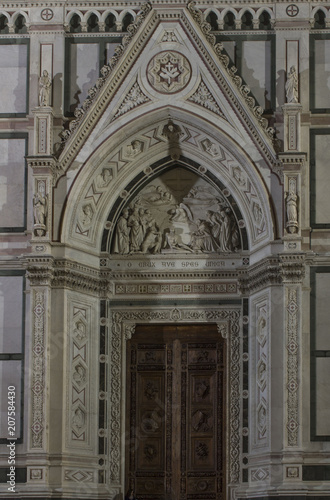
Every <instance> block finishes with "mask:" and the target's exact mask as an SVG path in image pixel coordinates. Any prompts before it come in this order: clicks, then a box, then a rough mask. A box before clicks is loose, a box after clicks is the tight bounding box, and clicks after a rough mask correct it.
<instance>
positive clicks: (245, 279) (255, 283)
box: [238, 257, 282, 294]
mask: <svg viewBox="0 0 330 500" xmlns="http://www.w3.org/2000/svg"><path fill="white" fill-rule="evenodd" d="M238 272H239V275H240V277H239V288H240V291H241V293H242V294H248V293H251V292H255V291H258V290H261V289H263V288H266V287H267V286H270V285H280V284H281V283H282V277H281V272H280V264H279V259H278V258H277V257H270V258H268V259H264V260H263V261H261V262H260V263H258V264H256V265H253V266H251V267H250V268H248V269H242V270H239V271H238Z"/></svg>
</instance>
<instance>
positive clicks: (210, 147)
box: [202, 139, 219, 156]
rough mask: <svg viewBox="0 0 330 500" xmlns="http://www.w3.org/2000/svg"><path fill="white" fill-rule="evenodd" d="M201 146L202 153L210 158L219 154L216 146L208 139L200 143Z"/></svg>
mask: <svg viewBox="0 0 330 500" xmlns="http://www.w3.org/2000/svg"><path fill="white" fill-rule="evenodd" d="M202 146H203V149H204V151H206V152H207V153H208V154H210V155H211V156H217V154H219V150H218V147H217V145H216V144H214V142H211V141H210V139H204V141H202Z"/></svg>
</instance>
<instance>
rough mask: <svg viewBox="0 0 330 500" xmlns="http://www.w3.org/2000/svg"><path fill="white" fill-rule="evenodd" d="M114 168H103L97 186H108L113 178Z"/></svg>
mask: <svg viewBox="0 0 330 500" xmlns="http://www.w3.org/2000/svg"><path fill="white" fill-rule="evenodd" d="M112 178H113V175H112V169H111V168H103V169H102V172H101V173H100V174H99V175H98V176H97V181H96V184H97V187H99V188H104V187H107V186H108V184H109V183H110V181H111V180H112Z"/></svg>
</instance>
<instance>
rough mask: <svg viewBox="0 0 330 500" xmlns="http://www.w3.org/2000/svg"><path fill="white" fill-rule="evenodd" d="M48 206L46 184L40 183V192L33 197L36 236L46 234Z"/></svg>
mask: <svg viewBox="0 0 330 500" xmlns="http://www.w3.org/2000/svg"><path fill="white" fill-rule="evenodd" d="M47 205H48V203H47V195H46V194H45V184H44V183H43V182H40V183H38V191H37V193H36V194H35V195H34V197H33V218H34V232H35V235H36V236H45V234H46V230H47V228H46V217H47V209H48V206H47Z"/></svg>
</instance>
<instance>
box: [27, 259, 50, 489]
mask: <svg viewBox="0 0 330 500" xmlns="http://www.w3.org/2000/svg"><path fill="white" fill-rule="evenodd" d="M27 277H28V278H29V280H30V285H31V344H30V353H31V354H30V356H31V363H30V366H31V370H30V372H29V389H30V397H29V398H28V401H29V409H28V413H29V428H28V433H29V436H28V440H27V448H28V455H29V456H28V461H27V464H28V477H27V481H28V483H29V491H30V493H31V494H32V492H33V491H37V490H38V488H44V487H45V485H46V484H47V482H48V467H47V466H45V464H46V463H47V462H48V457H49V425H48V422H49V394H47V387H48V384H49V333H50V319H49V309H50V303H51V300H50V287H51V281H52V278H53V259H52V258H50V257H47V258H36V257H35V258H33V257H29V258H28V262H27ZM35 480H37V483H36V482H35ZM42 491H45V490H44V489H43V490H42Z"/></svg>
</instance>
